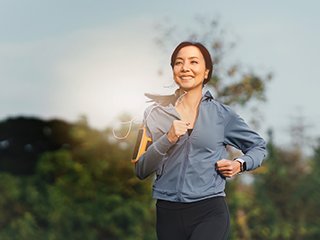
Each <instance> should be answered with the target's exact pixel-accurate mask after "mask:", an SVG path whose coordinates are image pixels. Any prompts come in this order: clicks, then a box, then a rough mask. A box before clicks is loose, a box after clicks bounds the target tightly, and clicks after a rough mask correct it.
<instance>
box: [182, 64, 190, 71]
mask: <svg viewBox="0 0 320 240" xmlns="http://www.w3.org/2000/svg"><path fill="white" fill-rule="evenodd" d="M181 70H182V71H183V72H186V71H189V70H190V67H189V64H188V63H187V62H185V63H183V65H182V68H181Z"/></svg>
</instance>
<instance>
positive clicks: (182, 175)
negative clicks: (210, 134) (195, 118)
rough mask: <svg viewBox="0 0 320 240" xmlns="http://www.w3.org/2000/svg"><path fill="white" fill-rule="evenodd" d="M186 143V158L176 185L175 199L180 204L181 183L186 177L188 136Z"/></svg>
mask: <svg viewBox="0 0 320 240" xmlns="http://www.w3.org/2000/svg"><path fill="white" fill-rule="evenodd" d="M186 141H187V151H186V157H185V159H184V161H183V163H182V170H181V174H180V176H179V180H178V184H177V198H178V200H179V201H180V202H182V193H181V192H182V188H183V183H184V179H185V175H186V170H187V165H188V162H189V151H190V137H189V136H188V139H187V140H186Z"/></svg>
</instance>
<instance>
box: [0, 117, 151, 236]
mask: <svg viewBox="0 0 320 240" xmlns="http://www.w3.org/2000/svg"><path fill="white" fill-rule="evenodd" d="M64 134H65V135H69V134H70V136H72V138H73V139H74V141H75V142H77V143H78V144H77V145H76V146H73V147H72V148H70V149H65V148H61V149H60V150H56V151H50V152H46V153H44V154H42V155H41V157H40V158H39V160H38V161H37V165H36V169H35V173H34V174H33V175H29V176H19V175H16V176H14V175H11V174H8V173H0V192H1V195H2V197H1V198H0V239H10V240H11V239H19V240H20V239H51V240H55V239H59V240H60V239H111V240H113V239H114V240H116V239H128V240H135V239H154V210H153V208H154V207H153V200H152V199H151V195H150V191H151V189H150V188H151V182H150V181H145V182H141V181H139V180H138V179H137V178H136V177H135V176H134V171H133V165H132V164H131V163H130V157H131V145H132V144H133V143H132V144H131V143H129V144H127V146H125V147H124V145H123V144H121V143H118V142H114V141H111V138H110V136H111V133H110V129H106V131H96V130H93V129H91V128H89V127H88V125H87V124H85V123H84V122H83V121H81V122H79V123H78V124H75V125H74V126H73V127H72V128H71V129H70V132H66V133H64ZM130 144H131V145H130Z"/></svg>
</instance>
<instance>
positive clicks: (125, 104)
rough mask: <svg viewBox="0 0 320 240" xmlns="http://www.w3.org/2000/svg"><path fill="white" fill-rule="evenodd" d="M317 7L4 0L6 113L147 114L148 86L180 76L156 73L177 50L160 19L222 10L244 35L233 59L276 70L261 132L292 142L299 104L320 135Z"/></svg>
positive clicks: (69, 116)
mask: <svg viewBox="0 0 320 240" xmlns="http://www.w3.org/2000/svg"><path fill="white" fill-rule="evenodd" d="M319 9H320V2H319V1H315V0H314V1H289V0H284V1H275V0H270V1H264V2H262V1H254V0H248V1H228V0H226V1H215V0H211V1H209V0H208V1H207V0H200V1H169V0H162V1H147V0H145V1H139V0H135V1H121V0H117V1H101V0H100V1H97V0H96V1H83V0H77V1H75V0H71V1H44V0H30V1H23V0H20V1H18V0H17V1H12V0H0V82H1V87H0V119H4V118H7V117H12V116H18V115H27V116H38V117H43V118H53V117H58V118H63V119H66V120H70V121H74V120H76V119H77V118H78V117H79V115H81V114H85V115H87V116H88V119H89V123H90V124H91V125H92V126H93V127H97V128H103V127H106V126H108V125H110V124H114V122H115V118H116V116H117V115H119V113H121V112H130V113H131V114H132V115H134V116H137V117H141V116H142V112H143V109H144V107H145V106H146V105H145V103H144V101H145V98H144V97H143V93H144V92H162V91H163V89H164V87H163V86H165V85H169V84H170V83H171V81H172V80H171V73H170V68H169V65H167V66H166V67H168V68H167V71H165V72H164V75H163V76H161V77H160V76H158V75H157V70H158V69H159V68H160V67H162V68H163V64H167V63H166V62H165V61H166V59H169V55H170V51H169V50H168V51H167V52H166V51H162V52H161V51H159V49H156V48H155V44H154V37H155V35H156V32H155V30H154V28H153V27H154V25H155V24H156V23H159V22H161V23H165V22H166V21H168V22H169V24H174V25H176V26H178V27H179V28H181V29H187V28H188V26H192V25H193V22H194V21H195V16H196V15H203V16H207V17H208V19H212V18H213V17H215V16H218V17H219V19H220V23H221V24H222V26H225V28H226V30H227V31H228V32H231V33H233V34H234V36H235V37H236V40H237V41H238V44H237V47H236V50H235V51H234V52H233V55H232V56H230V58H231V60H232V61H235V62H242V63H244V65H245V66H249V67H252V68H254V69H257V71H261V72H268V71H271V72H273V73H274V78H273V81H272V82H271V83H270V84H269V87H268V90H267V96H268V102H267V103H266V104H263V105H261V112H262V113H263V114H264V121H263V123H264V124H263V126H262V129H260V131H261V134H262V135H264V136H266V129H267V128H269V127H272V128H273V129H274V130H275V136H276V139H277V141H278V142H279V143H288V142H289V137H288V136H289V135H290V133H289V131H288V128H289V125H290V124H291V123H292V122H293V118H294V117H296V116H299V114H301V115H302V116H304V117H305V121H306V124H309V125H311V127H310V129H309V134H310V135H312V136H313V137H316V136H320V125H319V123H318V122H319V121H318V118H319V117H320V112H319V107H318V102H319V100H320V95H319V89H320V81H319V75H320V68H319V66H318V65H319V55H320V47H319V43H320V27H319V26H320V15H319ZM167 19H168V20H167ZM190 28H191V27H190ZM182 38H183V37H182ZM182 40H184V39H181V41H182ZM233 40H235V39H233ZM170 47H173V46H170ZM170 47H169V48H170ZM213 54H214V53H213ZM165 91H171V90H170V89H169V90H168V89H165ZM239 113H240V115H244V117H246V116H247V113H246V112H245V110H241V111H240V112H239Z"/></svg>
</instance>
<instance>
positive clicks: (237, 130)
mask: <svg viewBox="0 0 320 240" xmlns="http://www.w3.org/2000/svg"><path fill="white" fill-rule="evenodd" d="M228 115H229V117H228V118H227V119H226V123H227V124H226V126H225V144H228V145H231V146H233V147H235V148H237V149H239V150H241V151H242V152H243V153H244V155H243V156H241V157H240V158H241V159H243V160H244V161H245V162H246V164H247V170H253V169H255V168H257V167H260V166H261V164H262V161H263V159H264V158H265V156H266V153H267V152H266V143H265V141H264V140H263V138H262V137H260V136H259V134H258V133H256V132H255V131H253V130H252V129H250V128H249V126H248V125H247V124H246V123H245V121H244V120H243V119H242V118H241V117H240V116H238V115H237V114H236V113H234V112H233V111H231V110H229V111H228Z"/></svg>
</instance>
